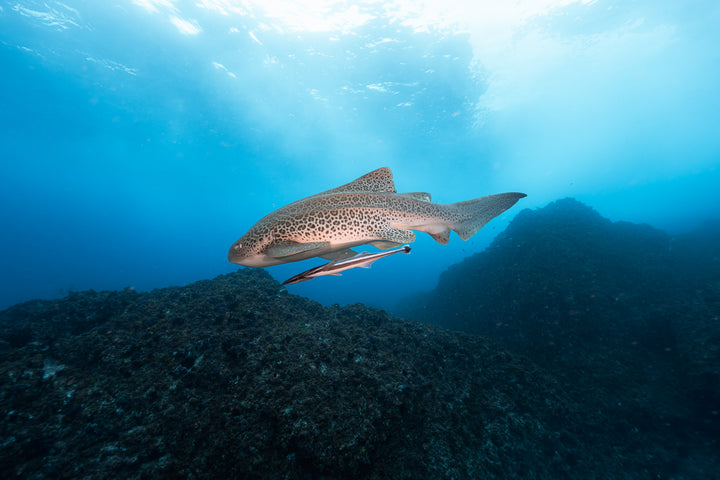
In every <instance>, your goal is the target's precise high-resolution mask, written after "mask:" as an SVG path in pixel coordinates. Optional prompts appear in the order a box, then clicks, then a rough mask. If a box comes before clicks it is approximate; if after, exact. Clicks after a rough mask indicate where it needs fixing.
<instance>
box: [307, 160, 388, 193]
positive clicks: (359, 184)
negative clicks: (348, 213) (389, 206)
mask: <svg viewBox="0 0 720 480" xmlns="http://www.w3.org/2000/svg"><path fill="white" fill-rule="evenodd" d="M363 192H372V193H395V183H394V182H393V175H392V172H391V171H390V169H389V168H388V167H382V168H378V169H377V170H373V171H372V172H370V173H366V174H365V175H363V176H362V177H360V178H358V179H356V180H353V181H352V182H350V183H346V184H345V185H341V186H339V187H336V188H332V189H330V190H326V191H324V192H320V193H316V194H315V195H311V196H310V197H306V198H311V197H320V196H323V195H331V194H336V193H363Z"/></svg>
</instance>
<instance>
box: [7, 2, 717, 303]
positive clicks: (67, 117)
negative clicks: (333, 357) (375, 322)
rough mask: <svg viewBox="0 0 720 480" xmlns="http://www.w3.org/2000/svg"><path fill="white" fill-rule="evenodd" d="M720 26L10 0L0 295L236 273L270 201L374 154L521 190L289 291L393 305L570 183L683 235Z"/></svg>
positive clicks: (411, 5)
mask: <svg viewBox="0 0 720 480" xmlns="http://www.w3.org/2000/svg"><path fill="white" fill-rule="evenodd" d="M719 24H720V3H718V2H717V1H715V0H689V1H683V2H677V1H671V0H636V1H633V0H623V1H611V0H519V1H516V2H493V1H479V2H469V1H461V0H444V1H427V2H422V1H421V2H415V1H413V2H410V1H403V0H400V1H389V2H384V1H365V2H340V1H321V0H319V1H313V2H300V1H296V2H293V1H272V0H257V1H256V0H246V1H234V0H193V1H176V0H115V1H102V2H99V1H91V0H66V1H62V2H60V1H53V0H42V1H36V0H17V1H13V0H2V1H1V2H0V68H1V70H2V74H1V75H0V132H1V134H0V204H1V205H2V208H1V209H0V225H2V229H1V230H0V262H1V265H2V276H1V277H0V278H1V282H2V283H1V284H0V308H5V307H8V306H10V305H12V304H15V303H18V302H21V301H24V300H28V299H31V298H55V297H60V296H63V295H65V294H66V293H67V292H68V291H75V290H85V289H95V290H107V289H112V290H116V289H122V288H124V287H132V288H134V289H137V290H149V289H153V288H158V287H165V286H169V285H183V284H187V283H190V282H192V281H195V280H198V279H205V278H212V277H215V276H216V275H219V274H223V273H228V272H232V271H234V270H236V269H237V265H234V264H231V263H229V262H228V260H227V253H228V249H229V248H230V246H231V244H232V243H233V242H235V241H236V240H237V239H238V238H239V237H240V236H241V235H243V234H244V233H245V232H246V231H247V230H248V229H249V228H250V227H251V226H252V225H253V224H254V223H255V222H256V221H257V220H259V219H260V218H261V217H263V216H264V215H266V214H267V213H270V212H271V211H273V210H275V209H277V208H279V207H281V206H283V205H286V204H288V203H290V202H292V201H295V200H297V199H299V198H301V197H304V196H307V195H311V194H315V193H318V192H320V191H323V190H327V189H330V188H333V187H336V186H339V185H341V184H343V183H347V182H349V181H351V180H353V179H355V178H357V177H359V176H361V175H363V174H365V173H368V172H370V171H372V170H375V169H377V168H379V167H383V166H387V167H390V168H391V169H392V172H393V174H394V180H395V185H396V186H397V189H398V191H401V192H408V191H409V192H413V191H427V192H430V193H431V194H432V196H433V201H436V202H440V203H452V202H457V201H462V200H468V199H471V198H476V197H480V196H484V195H489V194H495V193H501V192H512V191H518V192H524V193H526V194H527V195H528V196H527V198H524V199H522V200H520V202H519V203H518V204H517V205H516V206H514V207H513V208H511V209H510V210H508V211H507V212H506V213H504V214H503V215H501V216H500V217H499V218H497V219H495V220H493V221H492V222H491V223H489V224H488V225H487V226H486V227H484V228H483V229H482V230H481V231H480V232H479V233H478V234H476V235H475V236H474V237H473V238H471V239H470V240H468V241H466V242H463V241H461V240H460V238H458V237H457V235H455V234H453V235H452V236H451V240H450V243H449V244H448V245H440V244H439V243H436V242H435V241H433V240H432V238H430V237H429V236H428V235H425V234H423V233H418V240H417V241H416V242H415V243H414V244H413V245H412V247H413V250H412V253H411V254H410V255H408V256H406V255H394V256H392V257H390V258H387V259H383V260H381V261H379V262H378V263H377V264H375V265H374V266H373V267H372V269H370V270H364V269H355V270H351V271H347V272H344V274H343V276H342V277H340V278H338V277H322V278H318V279H315V280H313V281H311V282H304V283H302V284H298V285H290V286H288V287H287V288H288V290H289V291H291V292H292V293H298V294H301V295H304V296H308V297H310V298H313V299H316V300H319V301H321V302H322V303H325V304H332V303H340V304H345V303H351V302H362V303H365V304H368V305H374V306H379V307H384V308H393V307H394V305H395V304H396V302H397V301H398V300H399V299H401V298H405V297H406V296H407V295H408V294H412V293H414V292H418V291H422V290H429V289H431V288H433V287H434V286H435V285H436V283H437V281H438V277H439V275H440V273H441V272H443V271H444V270H446V269H447V268H448V267H449V266H450V265H451V264H454V263H457V262H459V261H461V260H462V259H463V258H465V257H468V256H470V255H472V254H475V253H477V252H480V251H481V250H483V249H484V248H485V247H486V246H487V245H488V244H489V243H490V242H491V241H492V240H493V238H494V237H495V236H496V235H498V234H499V233H500V232H501V231H502V230H503V229H504V228H505V226H507V224H508V222H509V221H510V220H511V219H512V218H513V216H514V215H516V214H517V213H518V212H520V211H521V210H522V209H524V208H538V207H541V206H544V205H547V204H548V203H549V202H552V201H554V200H557V199H559V198H564V197H574V198H576V199H578V200H579V201H581V202H583V203H585V204H587V205H589V206H591V207H592V208H594V209H596V210H597V211H598V212H599V213H600V214H601V215H603V216H605V217H607V218H610V219H611V220H626V221H631V222H646V223H649V224H650V225H652V226H654V227H657V228H660V229H663V230H665V231H668V232H670V233H682V232H687V231H690V230H692V229H694V228H696V227H697V226H698V225H700V224H701V223H702V222H704V221H705V220H708V219H717V218H718V217H719V216H720V213H719V207H720V188H718V187H719V186H720V171H719V170H718V164H720V49H719V48H718V45H720V29H718V27H717V26H718V25H719ZM367 250H374V249H372V248H370V247H369V248H368V249H367ZM321 262H322V261H319V259H312V260H307V261H304V262H302V263H295V264H289V265H280V266H276V267H270V268H268V269H267V270H268V272H269V273H270V274H271V275H273V277H275V278H276V279H278V280H280V281H282V280H285V279H287V278H288V277H290V276H292V275H294V274H297V273H299V272H301V271H303V270H306V269H308V268H311V267H313V266H316V265H318V264H320V263H321Z"/></svg>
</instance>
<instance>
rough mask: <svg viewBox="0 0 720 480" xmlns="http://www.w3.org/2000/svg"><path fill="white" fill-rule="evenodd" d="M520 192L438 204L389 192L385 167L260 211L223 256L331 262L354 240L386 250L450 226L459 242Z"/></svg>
mask: <svg viewBox="0 0 720 480" xmlns="http://www.w3.org/2000/svg"><path fill="white" fill-rule="evenodd" d="M524 196H525V194H523V193H501V194H498V195H490V196H487V197H481V198H476V199H474V200H468V201H465V202H458V203H453V204H449V205H443V204H439V203H433V202H431V201H430V194H428V193H425V192H413V193H404V194H403V193H396V191H395V185H394V183H393V181H392V172H391V171H390V169H389V168H380V169H378V170H375V171H373V172H370V173H368V174H367V175H363V176H362V177H360V178H358V179H357V180H355V181H353V182H350V183H348V184H345V185H342V186H340V187H337V188H334V189H331V190H327V191H325V192H322V193H318V194H316V195H312V196H310V197H306V198H303V199H301V200H298V201H296V202H293V203H291V204H289V205H286V206H284V207H282V208H280V209H278V210H275V211H274V212H272V213H270V214H268V215H266V216H265V217H263V218H262V219H261V220H260V221H259V222H258V223H256V224H255V225H254V226H253V227H252V228H251V229H250V230H249V231H248V232H247V233H246V234H245V235H243V236H242V238H240V239H239V240H238V241H237V242H235V243H234V244H233V245H232V247H231V248H230V252H229V254H228V259H229V260H230V261H231V262H233V263H238V264H240V265H246V266H249V267H267V266H270V265H278V264H281V263H288V262H294V261H298V260H304V259H307V258H312V257H322V258H327V259H330V260H339V259H342V258H348V257H351V256H353V255H355V252H354V251H352V250H351V248H352V247H354V246H357V245H364V244H372V245H374V246H376V247H378V248H381V249H386V248H390V247H397V246H399V245H401V244H404V243H410V242H413V241H414V240H415V234H414V233H413V232H412V231H411V230H417V231H421V232H427V233H429V234H430V235H432V237H433V238H434V239H435V240H437V241H438V242H440V243H442V244H445V243H447V242H448V241H449V239H450V230H454V231H455V232H457V233H458V235H459V236H460V238H462V239H463V240H467V239H468V238H470V237H471V236H473V235H474V234H475V233H476V232H477V231H478V230H480V228H482V226H483V225H485V224H486V223H487V222H489V221H490V220H492V219H493V218H495V217H496V216H497V215H499V214H501V213H502V212H504V211H505V210H507V209H508V208H510V207H512V206H513V205H514V204H515V202H517V201H518V200H519V199H520V198H522V197H524Z"/></svg>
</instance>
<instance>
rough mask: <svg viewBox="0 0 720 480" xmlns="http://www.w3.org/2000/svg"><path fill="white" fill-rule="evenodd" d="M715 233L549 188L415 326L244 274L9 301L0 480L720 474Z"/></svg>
mask: <svg viewBox="0 0 720 480" xmlns="http://www.w3.org/2000/svg"><path fill="white" fill-rule="evenodd" d="M719 244H720V242H715V241H714V240H713V237H710V238H709V239H708V236H707V235H705V236H702V235H701V236H688V237H684V238H671V237H669V236H667V235H665V234H664V233H662V232H659V231H657V230H654V229H652V228H650V227H648V226H638V225H630V224H622V223H620V224H617V223H612V222H609V221H607V220H605V219H603V218H601V217H600V216H599V215H597V213H595V212H593V211H592V210H591V209H589V208H587V207H585V206H584V205H582V204H579V203H578V202H575V201H572V200H565V201H561V202H557V203H554V204H552V205H550V206H549V207H547V208H545V209H542V210H538V211H534V212H533V211H525V212H522V213H521V214H520V215H518V217H517V219H516V220H515V221H514V222H513V223H512V225H511V226H510V227H509V228H508V230H507V231H506V232H505V233H503V234H502V235H501V236H500V237H498V239H497V241H496V242H495V243H494V244H493V245H492V246H491V247H490V248H489V249H488V250H487V251H486V252H483V253H482V254H479V255H477V256H475V257H472V258H470V259H468V260H467V261H465V262H464V263H462V264H460V265H457V266H454V267H453V268H451V269H450V270H449V271H448V272H447V273H446V274H445V275H444V276H443V278H442V279H441V282H440V285H439V287H438V289H437V290H436V291H435V292H432V293H430V294H427V295H423V296H421V297H418V298H415V299H413V300H409V301H408V307H407V311H408V315H409V317H412V318H413V319H418V320H422V321H423V322H426V323H419V322H416V321H410V320H403V319H398V318H392V317H390V316H389V315H388V314H387V313H385V312H383V311H379V310H373V309H369V308H367V307H365V306H362V305H351V306H346V307H339V306H332V307H323V306H321V305H319V304H318V303H315V302H312V301H310V300H308V299H306V298H303V297H299V296H295V295H291V294H289V293H288V292H287V291H286V290H285V288H283V287H281V286H280V285H279V284H278V283H277V282H275V281H274V280H273V279H272V278H271V277H270V276H269V275H268V274H266V273H265V272H263V271H258V270H252V269H241V270H240V271H238V272H237V273H233V274H229V275H224V276H220V277H218V278H216V279H214V280H207V281H200V282H197V283H194V284H191V285H188V286H186V287H178V288H167V289H161V290H155V291H152V292H146V293H140V292H136V291H133V290H131V289H126V290H123V291H116V292H94V291H87V292H79V293H72V294H70V295H68V296H67V297H66V298H63V299H60V300H54V301H31V302H26V303H22V304H19V305H16V306H14V307H12V308H10V309H7V310H5V311H3V312H0V415H3V420H2V423H0V477H1V478H23V479H46V478H47V479H71V478H72V479H144V478H148V479H150V478H152V479H158V478H168V479H170V478H172V479H176V478H194V479H217V478H243V479H245V478H248V479H253V478H257V479H260V478H262V479H301V480H304V479H346V478H360V479H385V478H393V479H424V478H427V479H477V478H482V479H514V478H517V479H577V478H583V479H634V478H637V479H646V478H674V479H677V480H681V479H707V478H717V472H718V471H720V460H718V455H717V452H718V451H720V445H718V437H720V427H719V426H718V412H719V411H720V387H718V385H719V384H720V381H719V380H720V379H719V377H718V376H719V375H720V349H719V344H720V341H719V340H720V329H719V328H718V315H719V313H720V312H719V310H718V308H719V302H718V296H719V295H718V292H720V279H719V278H718V272H719V271H720V270H719V269H718V264H717V262H718V251H717V249H718V245H719ZM713 252H714V253H713ZM428 323H434V324H436V325H435V326H433V325H429V324H428ZM451 329H452V330H456V331H452V330H451ZM457 330H464V331H465V332H460V331H457ZM477 334H481V335H483V336H479V335H477ZM485 337H487V338H485Z"/></svg>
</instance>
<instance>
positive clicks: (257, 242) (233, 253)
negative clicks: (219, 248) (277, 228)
mask: <svg viewBox="0 0 720 480" xmlns="http://www.w3.org/2000/svg"><path fill="white" fill-rule="evenodd" d="M256 227H257V226H256ZM256 227H253V228H251V229H250V231H248V232H247V233H246V234H245V235H243V236H242V237H240V239H239V240H238V241H237V242H235V243H233V244H232V246H231V247H230V251H229V252H228V260H230V261H231V262H232V263H237V264H238V265H244V266H246V267H257V268H262V267H270V266H272V265H278V264H280V263H283V262H282V261H279V260H278V259H277V258H273V257H270V256H268V255H266V254H265V251H266V250H267V248H268V247H269V246H270V245H271V244H272V241H273V235H272V232H268V231H266V230H265V229H263V228H256Z"/></svg>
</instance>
